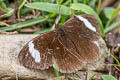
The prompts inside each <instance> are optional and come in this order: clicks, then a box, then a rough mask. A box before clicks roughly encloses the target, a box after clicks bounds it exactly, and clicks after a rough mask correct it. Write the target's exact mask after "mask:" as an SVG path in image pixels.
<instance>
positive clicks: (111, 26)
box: [104, 21, 120, 34]
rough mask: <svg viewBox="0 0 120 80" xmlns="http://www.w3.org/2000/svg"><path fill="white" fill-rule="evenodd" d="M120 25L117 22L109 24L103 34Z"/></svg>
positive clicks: (119, 22)
mask: <svg viewBox="0 0 120 80" xmlns="http://www.w3.org/2000/svg"><path fill="white" fill-rule="evenodd" d="M119 25H120V21H118V22H114V23H113V24H111V25H110V26H109V27H106V28H105V30H104V32H105V34H106V33H107V32H109V31H111V30H113V29H115V28H116V27H118V26H119Z"/></svg>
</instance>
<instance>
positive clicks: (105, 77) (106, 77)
mask: <svg viewBox="0 0 120 80" xmlns="http://www.w3.org/2000/svg"><path fill="white" fill-rule="evenodd" d="M101 77H102V79H103V80H117V79H115V78H114V77H113V76H112V75H102V76H101Z"/></svg>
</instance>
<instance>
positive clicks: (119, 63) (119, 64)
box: [106, 51, 120, 67]
mask: <svg viewBox="0 0 120 80" xmlns="http://www.w3.org/2000/svg"><path fill="white" fill-rule="evenodd" d="M106 53H107V54H109V55H110V56H111V57H112V58H113V59H114V60H115V61H116V63H117V64H118V66H119V67H120V62H119V61H118V59H117V58H116V57H115V56H113V55H112V54H111V53H110V52H108V51H106Z"/></svg>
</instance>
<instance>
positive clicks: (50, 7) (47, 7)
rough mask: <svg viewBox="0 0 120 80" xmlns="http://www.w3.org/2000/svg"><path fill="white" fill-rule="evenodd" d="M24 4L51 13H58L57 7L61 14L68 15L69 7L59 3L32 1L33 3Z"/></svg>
mask: <svg viewBox="0 0 120 80" xmlns="http://www.w3.org/2000/svg"><path fill="white" fill-rule="evenodd" d="M25 6H27V7H29V8H33V9H38V10H42V11H46V12H52V13H57V14H59V7H60V6H61V8H60V10H61V11H60V12H61V14H62V15H70V8H69V7H66V6H64V5H59V4H53V3H43V2H34V3H28V4H26V5H25Z"/></svg>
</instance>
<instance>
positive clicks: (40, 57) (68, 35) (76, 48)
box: [18, 15, 101, 73]
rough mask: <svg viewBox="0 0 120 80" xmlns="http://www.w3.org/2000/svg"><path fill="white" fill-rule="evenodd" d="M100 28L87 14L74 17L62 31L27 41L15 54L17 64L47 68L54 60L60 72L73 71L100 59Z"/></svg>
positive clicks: (55, 31)
mask: <svg viewBox="0 0 120 80" xmlns="http://www.w3.org/2000/svg"><path fill="white" fill-rule="evenodd" d="M100 35H101V34H100V28H99V24H98V22H97V20H96V19H95V17H94V16H91V15H81V16H75V17H73V18H71V19H69V20H68V21H66V22H65V23H64V24H63V26H62V28H60V27H58V26H56V30H53V31H50V32H47V33H44V34H41V35H39V36H37V37H36V38H34V39H33V40H31V41H30V42H28V43H27V44H26V45H25V46H24V47H23V49H22V50H21V51H20V54H19V55H18V58H19V61H20V63H21V64H22V65H23V66H25V67H28V68H34V69H41V70H44V69H47V68H49V67H51V66H53V62H54V61H55V62H56V64H57V65H58V69H59V71H60V72H63V73H71V72H75V71H77V70H79V69H81V68H82V67H83V65H84V64H85V63H90V62H94V61H96V60H98V59H99V58H100V51H99V46H98V45H97V44H96V41H97V40H99V38H100Z"/></svg>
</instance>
